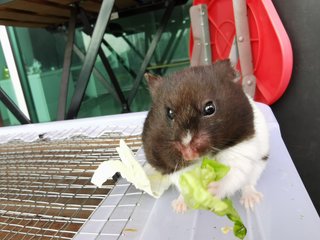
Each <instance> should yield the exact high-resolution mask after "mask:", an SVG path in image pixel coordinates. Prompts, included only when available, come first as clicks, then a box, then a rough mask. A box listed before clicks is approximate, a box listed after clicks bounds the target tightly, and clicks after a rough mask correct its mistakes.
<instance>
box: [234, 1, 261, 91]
mask: <svg viewBox="0 0 320 240" xmlns="http://www.w3.org/2000/svg"><path fill="white" fill-rule="evenodd" d="M232 2H233V11H234V20H235V25H236V37H237V38H236V40H237V46H238V53H239V59H240V65H241V74H242V88H243V90H244V92H245V93H247V94H248V95H250V96H251V97H254V94H255V90H256V77H255V76H254V74H253V63H252V52H251V41H250V32H249V24H248V14H247V3H246V0H233V1H232Z"/></svg>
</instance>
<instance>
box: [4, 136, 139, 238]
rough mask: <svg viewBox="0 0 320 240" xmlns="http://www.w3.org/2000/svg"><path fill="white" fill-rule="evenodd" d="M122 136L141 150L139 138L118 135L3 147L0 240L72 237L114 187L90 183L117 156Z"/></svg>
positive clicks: (44, 140)
mask: <svg viewBox="0 0 320 240" xmlns="http://www.w3.org/2000/svg"><path fill="white" fill-rule="evenodd" d="M120 138H124V139H125V140H126V142H127V144H128V145H129V146H130V147H131V148H132V149H133V150H137V149H138V148H140V146H141V139H140V136H137V135H136V136H127V137H124V136H123V135H122V134H120V133H117V132H108V133H104V134H103V135H101V136H100V137H97V138H88V137H84V136H76V137H72V138H70V139H65V140H55V141H51V140H48V139H46V138H45V135H44V136H41V139H39V140H38V141H34V142H31V143H26V142H22V141H13V142H9V143H6V144H2V145H0V239H3V240H15V239H19V240H29V239H41V240H42V239H44V240H46V239H72V237H73V236H74V235H75V234H76V233H77V231H78V230H79V229H80V227H81V226H82V225H83V224H84V223H85V222H86V220H87V219H88V218H89V216H90V215H91V214H92V212H93V211H94V210H95V209H96V208H97V206H99V204H100V203H101V201H102V200H103V199H104V198H105V197H106V196H107V194H108V191H109V190H110V189H112V188H113V186H114V182H113V180H111V179H110V180H108V181H107V182H106V184H104V186H103V187H102V188H99V189H98V188H96V187H95V186H93V185H92V184H91V183H90V180H91V176H92V174H93V171H94V170H95V169H96V168H97V167H98V165H99V164H100V163H101V162H103V161H106V160H108V159H111V158H112V159H117V158H118V155H117V153H116V151H115V147H116V146H118V144H119V140H120Z"/></svg>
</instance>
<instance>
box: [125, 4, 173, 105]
mask: <svg viewBox="0 0 320 240" xmlns="http://www.w3.org/2000/svg"><path fill="white" fill-rule="evenodd" d="M175 4H176V0H172V1H170V2H169V4H168V6H167V8H166V10H165V12H164V14H163V16H162V19H161V21H160V25H159V28H158V30H157V32H156V34H155V36H154V37H153V39H152V42H151V44H150V46H149V49H148V51H147V53H146V56H145V58H144V60H143V62H142V64H141V67H140V70H139V72H138V74H137V77H136V79H135V81H134V83H133V87H132V89H131V91H130V93H129V96H128V104H129V105H131V104H132V102H133V99H134V97H135V96H136V94H137V91H138V88H139V85H140V83H141V81H142V78H143V75H144V73H145V71H146V68H147V66H148V65H149V63H150V60H151V57H152V56H153V53H154V51H155V49H156V46H157V45H158V43H159V40H160V38H161V36H162V33H163V31H164V29H165V27H166V26H167V23H168V22H169V19H170V16H171V14H172V11H173V9H174V6H175Z"/></svg>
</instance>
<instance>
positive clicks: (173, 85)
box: [142, 61, 254, 173]
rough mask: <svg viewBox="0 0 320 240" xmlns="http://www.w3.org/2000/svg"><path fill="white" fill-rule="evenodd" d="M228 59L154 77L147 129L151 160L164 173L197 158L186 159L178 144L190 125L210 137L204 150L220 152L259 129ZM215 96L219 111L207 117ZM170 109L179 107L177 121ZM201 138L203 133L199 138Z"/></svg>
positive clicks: (147, 150)
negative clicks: (206, 112) (169, 111)
mask: <svg viewBox="0 0 320 240" xmlns="http://www.w3.org/2000/svg"><path fill="white" fill-rule="evenodd" d="M235 77H236V74H235V72H234V70H233V68H232V67H231V66H230V62H229V61H220V62H217V63H215V64H214V65H212V66H199V67H191V68H187V69H185V70H183V71H181V72H177V73H175V74H172V75H171V76H168V77H164V78H161V77H155V76H151V77H149V86H150V88H151V89H150V90H151V93H152V100H153V104H152V106H151V109H150V111H149V113H148V116H147V119H146V121H145V124H144V129H143V135H142V140H143V145H144V151H145V153H146V157H147V160H148V162H149V163H150V164H151V165H152V166H154V167H155V168H156V169H158V170H159V171H161V172H162V173H172V172H173V171H175V170H179V169H181V168H183V167H185V166H187V165H189V164H190V163H192V161H191V162H190V161H185V160H184V159H183V158H182V156H181V153H180V152H179V151H178V150H177V148H176V147H174V144H175V143H176V142H179V141H180V140H181V136H183V134H185V132H186V130H187V129H189V130H190V132H192V134H193V135H201V134H203V135H204V136H206V137H207V138H206V140H203V142H202V143H201V147H200V148H199V151H200V154H201V155H204V154H208V153H212V154H215V153H217V152H218V150H223V149H226V148H228V147H230V146H233V145H235V144H237V143H239V142H241V141H243V140H245V139H247V138H250V137H251V136H252V135H253V134H254V126H253V112H252V107H251V106H250V103H249V101H248V99H247V97H246V96H245V94H244V93H243V91H242V88H241V86H240V85H239V84H236V83H234V82H233V80H234V79H235ZM208 101H212V102H213V103H214V104H215V106H216V112H215V113H214V114H213V115H212V116H203V107H204V105H205V104H206V103H207V102H208ZM167 108H171V109H173V110H174V113H175V118H174V120H173V121H171V120H170V119H168V117H167ZM200 138H201V137H200Z"/></svg>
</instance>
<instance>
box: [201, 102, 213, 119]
mask: <svg viewBox="0 0 320 240" xmlns="http://www.w3.org/2000/svg"><path fill="white" fill-rule="evenodd" d="M215 112H216V106H215V105H214V104H213V102H211V101H210V102H207V103H206V105H205V106H204V108H203V116H210V115H212V114H214V113H215Z"/></svg>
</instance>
